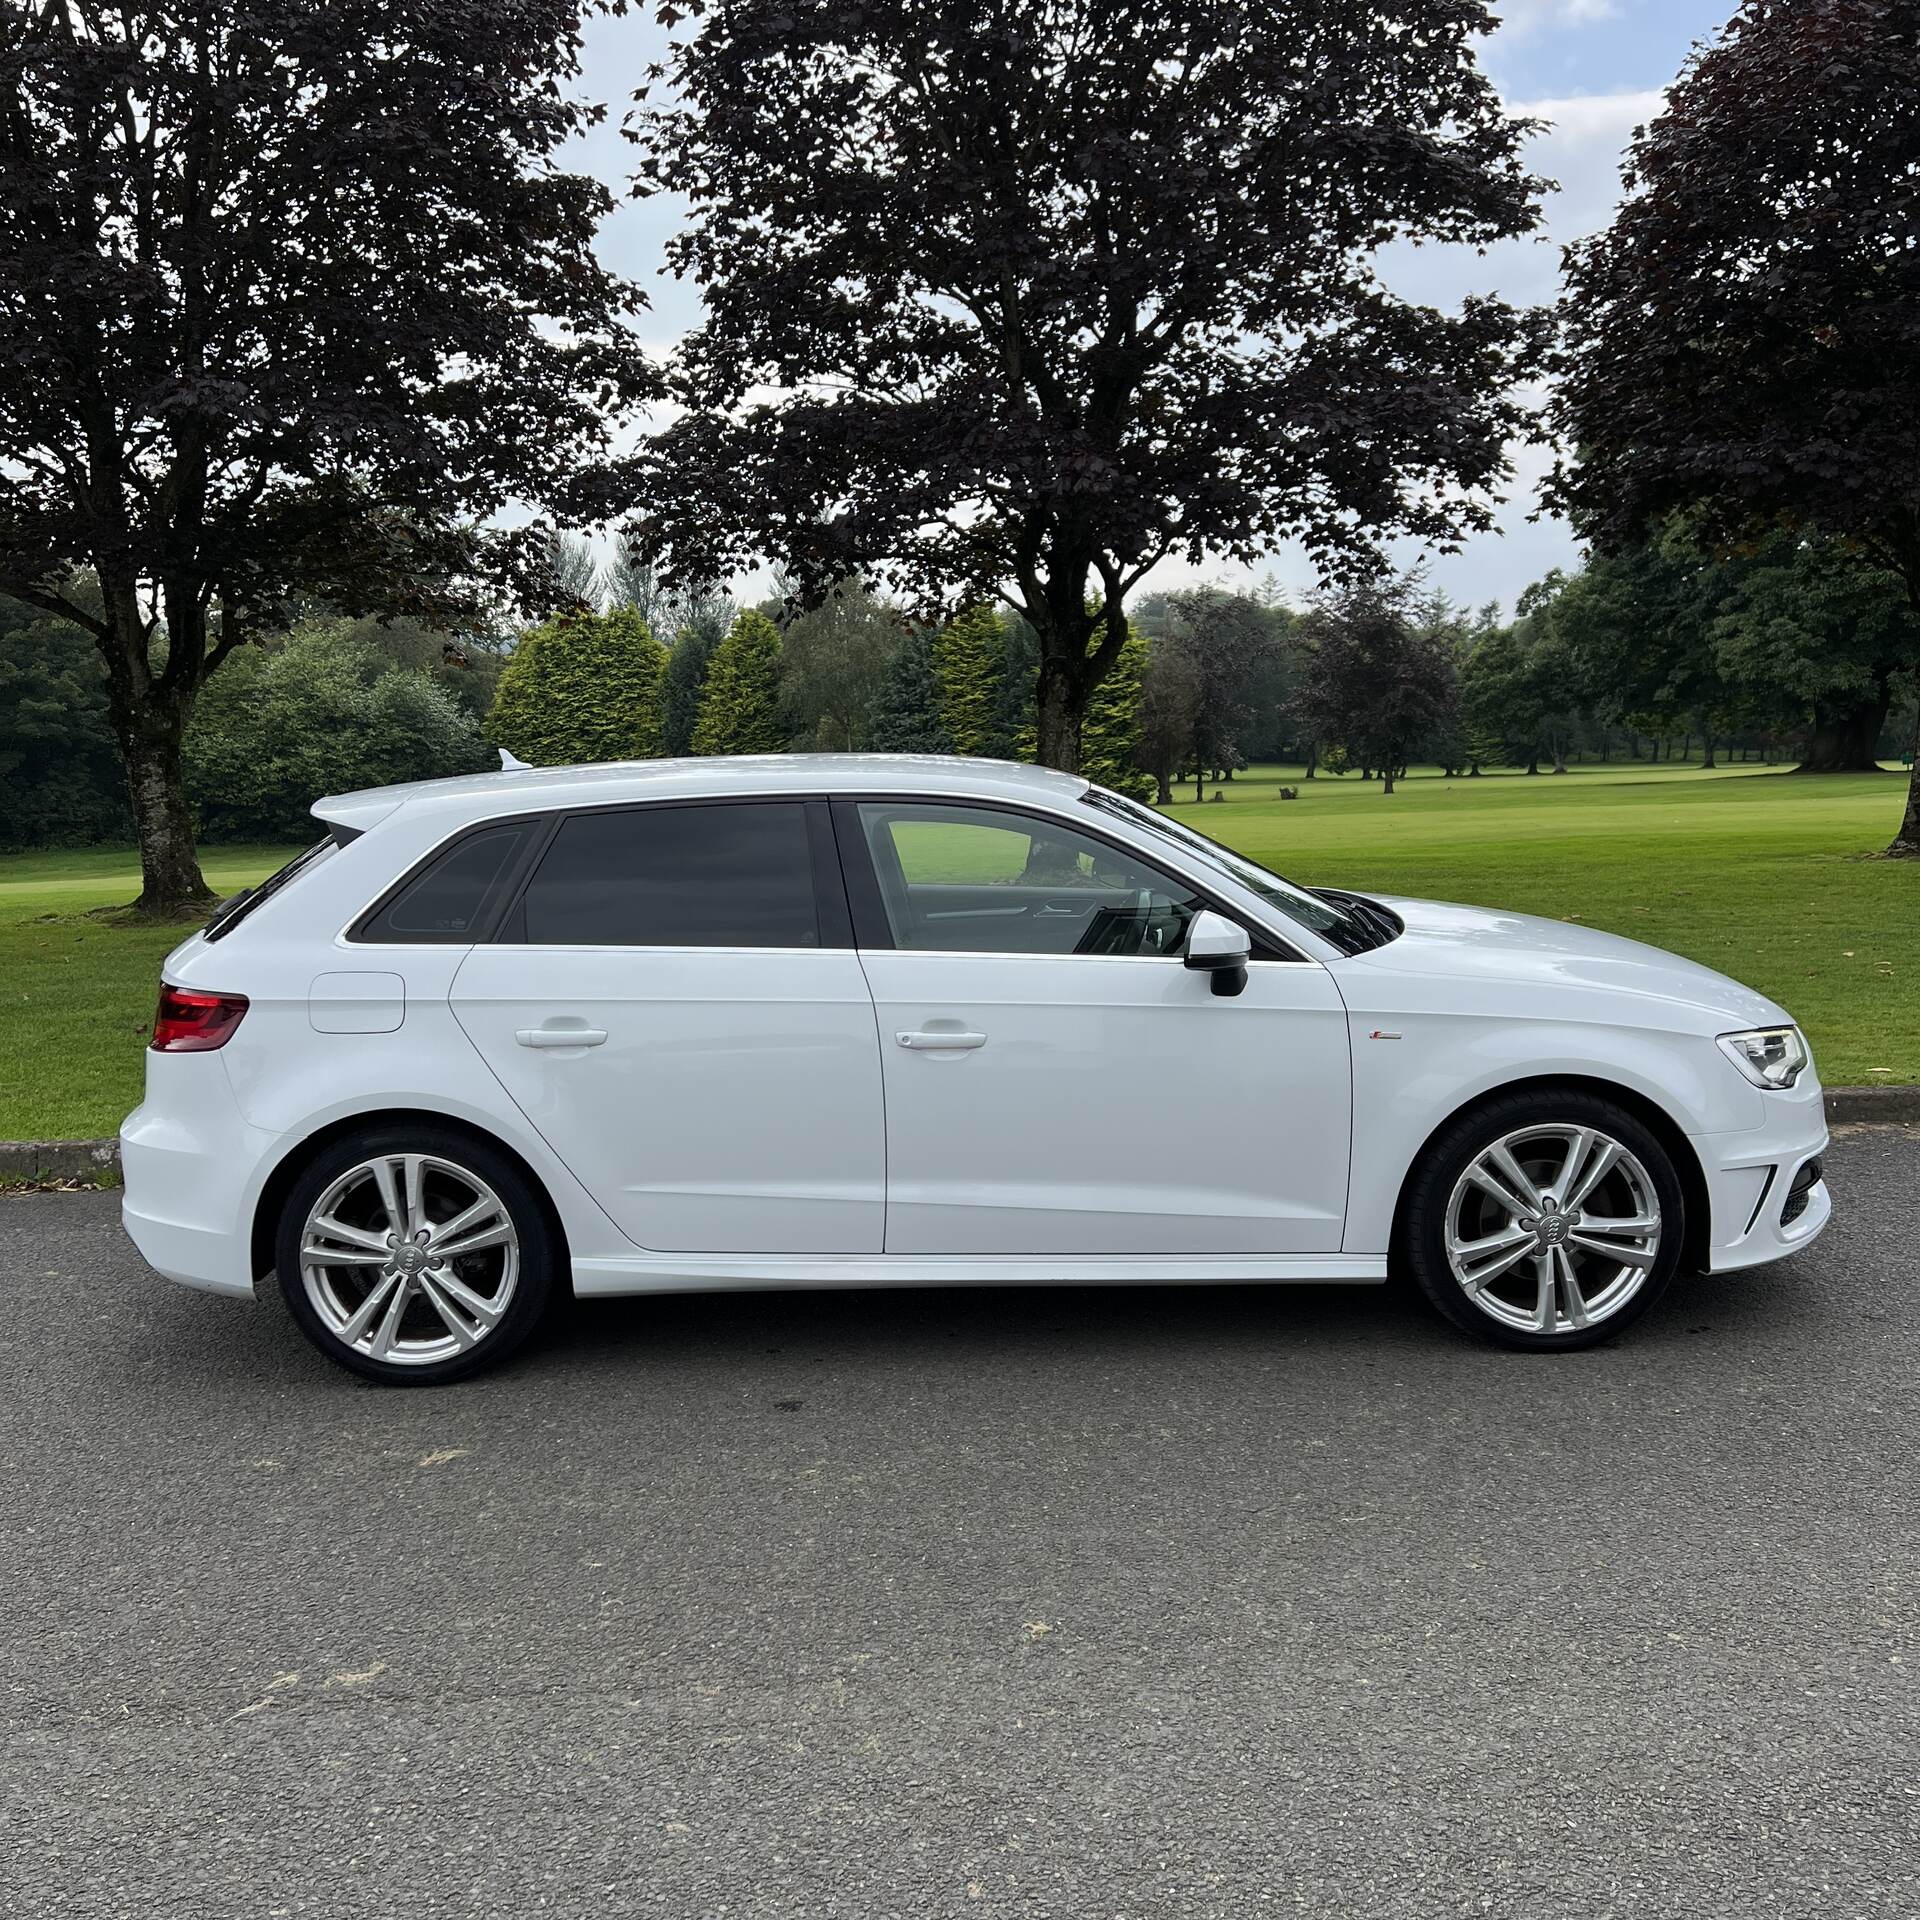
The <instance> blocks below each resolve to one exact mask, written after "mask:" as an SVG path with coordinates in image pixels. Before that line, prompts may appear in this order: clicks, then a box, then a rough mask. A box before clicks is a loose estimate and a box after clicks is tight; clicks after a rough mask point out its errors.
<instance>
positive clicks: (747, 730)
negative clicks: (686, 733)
mask: <svg viewBox="0 0 1920 1920" xmlns="http://www.w3.org/2000/svg"><path fill="white" fill-rule="evenodd" d="M786 744H787V735H786V730H785V728H784V727H782V726H781V724H780V629H779V628H778V627H776V626H775V625H774V624H773V622H772V621H771V620H769V619H768V618H767V616H766V615H765V614H764V613H756V612H754V611H753V609H752V608H750V607H749V608H747V609H745V610H743V611H742V612H741V613H740V614H739V615H738V616H736V618H735V620H734V623H733V625H732V626H731V627H729V628H728V629H727V637H726V638H725V639H724V640H722V641H721V642H720V645H719V646H718V647H717V648H716V649H715V651H714V656H713V665H712V666H711V667H710V668H709V669H708V672H707V684H706V690H705V691H704V692H703V693H702V694H701V696H700V718H699V720H698V722H697V723H696V724H695V726H694V729H693V750H694V752H695V753H778V752H779V751H780V749H781V748H782V747H784V746H785V745H786Z"/></svg>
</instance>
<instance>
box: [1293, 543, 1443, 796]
mask: <svg viewBox="0 0 1920 1920" xmlns="http://www.w3.org/2000/svg"><path fill="white" fill-rule="evenodd" d="M1409 589H1410V583H1409V582H1407V581H1404V580H1398V581H1385V582H1366V583H1362V584H1361V585H1358V586H1353V587H1348V588H1344V589H1340V590H1338V591H1335V592H1333V593H1330V594H1327V595H1325V596H1324V597H1323V599H1322V601H1321V603H1320V605H1319V606H1317V607H1316V608H1315V609H1314V610H1313V612H1312V613H1311V614H1309V615H1308V617H1307V622H1306V624H1307V626H1308V627H1309V628H1310V630H1311V638H1312V641H1313V653H1312V657H1311V661H1310V664H1309V665H1308V667H1307V669H1306V672H1305V676H1304V678H1303V680H1302V683H1301V689H1300V694H1299V702H1300V706H1301V709H1302V717H1303V719H1304V720H1305V721H1306V723H1307V725H1308V726H1309V727H1310V728H1311V730H1312V731H1313V733H1314V736H1315V737H1316V738H1317V739H1321V740H1327V741H1338V742H1340V743H1341V744H1342V745H1343V746H1345V747H1346V749H1347V750H1348V752H1349V753H1352V754H1357V755H1358V756H1359V757H1360V759H1361V761H1362V762H1363V764H1365V765H1367V766H1371V767H1378V768H1379V769H1380V772H1381V775H1382V778H1383V780H1384V783H1385V784H1384V788H1383V791H1384V792H1386V793H1391V792H1392V791H1393V786H1394V780H1395V777H1396V776H1397V775H1398V774H1400V773H1403V772H1404V771H1405V770H1406V768H1407V766H1408V765H1409V764H1410V763H1411V762H1412V760H1413V759H1414V757H1415V755H1416V754H1417V753H1418V752H1419V751H1420V749H1421V748H1422V746H1424V745H1425V744H1426V743H1427V742H1428V741H1430V740H1431V739H1432V737H1433V736H1434V735H1435V734H1436V733H1438V732H1440V731H1441V730H1442V729H1443V728H1445V727H1447V726H1449V725H1451V724H1452V723H1453V722H1454V720H1455V717H1456V714H1457V710H1458V706H1459V699H1460V690H1459V684H1458V682H1457V681H1456V680H1455V678H1454V671H1453V662H1452V661H1451V660H1450V659H1449V658H1448V657H1447V654H1446V651H1445V649H1444V648H1442V647H1440V646H1438V645H1436V644H1435V643H1434V642H1433V641H1432V640H1431V639H1430V638H1428V637H1426V636H1424V635H1422V634H1420V633H1418V632H1416V631H1415V630H1414V627H1413V625H1412V622H1411V621H1410V619H1409V618H1408V609H1407V601H1408V596H1409Z"/></svg>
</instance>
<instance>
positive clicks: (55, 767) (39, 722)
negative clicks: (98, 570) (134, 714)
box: [0, 583, 128, 850]
mask: <svg viewBox="0 0 1920 1920" xmlns="http://www.w3.org/2000/svg"><path fill="white" fill-rule="evenodd" d="M75 590H76V591H79V592H85V591H86V589H85V587H84V585H82V584H80V583H76V585H75ZM101 679H102V673H101V667H100V656H99V654H98V652H97V651H96V650H95V648H94V645H93V641H92V639H91V638H90V637H89V636H88V635H87V634H85V633H83V632H82V631H81V630H80V629H79V628H78V627H76V626H73V625H72V624H71V623H70V622H68V621H65V620H56V619H55V618H54V617H53V616H52V615H51V614H47V613H41V612H40V611H38V609H36V608H34V607H29V606H24V605H22V604H21V602H19V601H18V600H5V599H0V848H6V849H8V850H11V849H13V848H16V847H53V846H87V845H89V844H92V843H94V842H97V841H102V840H111V839H116V838H122V837H124V835H125V834H126V831H127V825H128V820H127V795H126V786H125V783H124V782H123V781H122V780H121V778H120V773H119V759H118V755H117V754H116V752H115V750H114V742H113V735H112V733H111V732H110V731H109V730H108V727H107V711H106V694H105V690H104V688H103V687H102V685H101Z"/></svg>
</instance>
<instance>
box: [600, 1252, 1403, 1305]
mask: <svg viewBox="0 0 1920 1920" xmlns="http://www.w3.org/2000/svg"><path fill="white" fill-rule="evenodd" d="M1386 1277H1387V1261H1386V1256H1385V1255H1384V1254H1355V1253H1274V1254H1221V1255H1213V1256H1209V1257H1205V1258H1196V1259H1190V1260H1178V1259H1165V1258H1159V1259H1147V1260H1133V1259H1126V1258H1123V1257H1120V1256H1118V1255H1102V1256H1098V1257H1095V1258H1082V1259H1057V1258H1054V1259H1039V1260H1026V1259H1019V1260H1014V1259H1001V1258H992V1257H987V1256H981V1257H979V1258H971V1257H964V1256H963V1257H956V1258H941V1259H925V1258H920V1257H918V1256H906V1255H902V1256H892V1255H888V1254H884V1253H864V1254H863V1253H849V1254H842V1255H838V1256H836V1255H834V1254H800V1255H796V1254H771V1253H764V1254H762V1253H730V1254H728V1253H723V1254H687V1253H679V1254H656V1255H654V1256H653V1257H652V1258H649V1259H633V1260H576V1261H575V1262H574V1263H573V1290H574V1292H575V1293H577V1294H580V1295H582V1296H583V1297H585V1296H593V1295H601V1294H620V1293H764V1292H777V1291H779V1290H781V1289H784V1288H788V1287H795V1288H803V1287H1084V1286H1100V1287H1115V1286H1119V1287H1126V1286H1142V1287H1170V1286H1220V1285H1234V1284H1241V1283H1246V1284H1255V1285H1268V1286H1272V1285H1282V1286H1285V1285H1294V1286H1301V1285H1313V1286H1327V1285H1334V1286H1340V1285H1346V1286H1378V1285H1380V1284H1381V1283H1382V1282H1383V1281H1384V1280H1385V1279H1386Z"/></svg>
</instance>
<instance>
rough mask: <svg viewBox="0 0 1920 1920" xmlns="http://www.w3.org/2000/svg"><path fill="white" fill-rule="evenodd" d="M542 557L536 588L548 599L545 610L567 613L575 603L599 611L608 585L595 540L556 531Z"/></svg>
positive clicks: (541, 596)
mask: <svg viewBox="0 0 1920 1920" xmlns="http://www.w3.org/2000/svg"><path fill="white" fill-rule="evenodd" d="M541 561H542V565H541V569H540V574H539V577H538V580H537V584H536V588H535V591H536V592H537V593H538V595H539V597H540V599H541V601H542V602H543V603H544V604H543V605H542V607H541V611H542V612H552V613H565V612H568V611H570V610H571V609H573V608H575V607H584V608H586V609H587V611H588V612H589V613H597V612H599V610H600V603H601V601H602V599H603V598H604V597H605V592H606V589H605V585H604V582H603V581H602V578H601V569H600V562H599V561H598V560H597V559H595V558H594V552H593V542H592V541H591V540H588V539H586V538H585V537H584V536H582V535H580V534H577V533H563V532H556V533H554V534H552V535H551V536H550V537H549V538H548V540H547V543H546V551H545V552H544V553H543V554H542V555H541Z"/></svg>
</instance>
